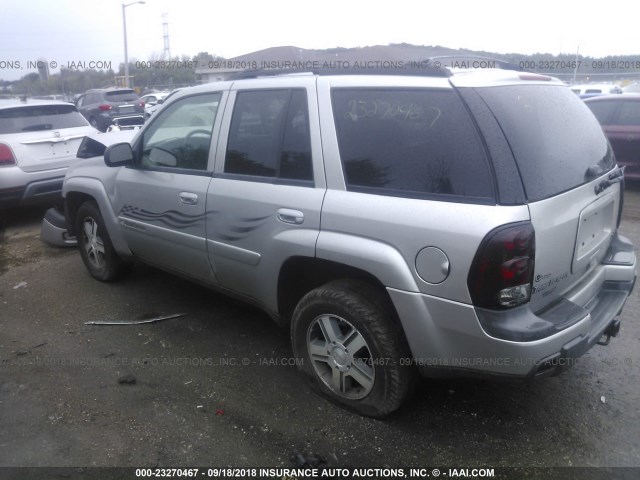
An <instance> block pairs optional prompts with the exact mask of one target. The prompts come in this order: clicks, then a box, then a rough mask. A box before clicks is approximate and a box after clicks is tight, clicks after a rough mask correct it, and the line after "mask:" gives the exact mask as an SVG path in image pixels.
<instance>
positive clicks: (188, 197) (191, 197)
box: [178, 192, 198, 205]
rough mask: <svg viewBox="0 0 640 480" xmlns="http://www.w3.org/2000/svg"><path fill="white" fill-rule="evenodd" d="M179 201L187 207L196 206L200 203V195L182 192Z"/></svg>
mask: <svg viewBox="0 0 640 480" xmlns="http://www.w3.org/2000/svg"><path fill="white" fill-rule="evenodd" d="M178 199H179V200H180V202H182V203H184V204H185V205H196V204H197V203H198V195H196V194H195V193H190V192H180V193H179V194H178Z"/></svg>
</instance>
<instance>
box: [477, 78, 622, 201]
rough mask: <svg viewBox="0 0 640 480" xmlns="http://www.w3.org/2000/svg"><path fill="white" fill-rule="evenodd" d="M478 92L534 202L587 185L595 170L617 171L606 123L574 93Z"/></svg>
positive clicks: (526, 88)
mask: <svg viewBox="0 0 640 480" xmlns="http://www.w3.org/2000/svg"><path fill="white" fill-rule="evenodd" d="M477 92H478V94H479V95H480V96H481V97H482V98H483V99H484V101H485V102H486V103H487V105H488V106H489V108H490V109H491V110H492V111H493V114H494V115H495V117H496V119H497V120H498V123H500V126H501V127H502V130H503V131H504V133H505V136H506V138H507V141H508V142H509V145H510V146H511V150H512V151H513V155H514V157H515V159H516V163H517V164H518V169H519V170H520V174H521V176H522V182H523V185H524V188H525V192H526V195H527V198H528V200H529V201H537V200H542V199H544V198H548V197H551V196H554V195H557V194H559V193H562V192H565V191H567V190H570V189H572V188H575V187H577V186H579V185H582V184H584V183H585V182H586V181H587V180H590V179H588V178H587V175H586V174H587V170H588V169H589V167H592V166H596V165H597V166H599V167H600V168H601V169H602V170H603V171H608V170H610V169H611V168H613V166H614V157H613V155H612V153H611V149H610V148H609V144H608V142H607V140H606V138H605V136H604V134H603V133H602V128H601V126H600V124H599V123H598V121H597V120H596V119H595V118H594V116H593V115H592V114H591V113H590V112H589V109H588V108H587V107H586V105H585V104H584V102H583V101H581V100H580V99H579V98H577V97H576V96H575V94H574V93H573V92H571V91H570V90H569V89H568V88H566V87H564V86H554V85H509V86H500V87H489V88H479V89H477Z"/></svg>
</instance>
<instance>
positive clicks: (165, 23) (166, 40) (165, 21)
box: [162, 13, 171, 60]
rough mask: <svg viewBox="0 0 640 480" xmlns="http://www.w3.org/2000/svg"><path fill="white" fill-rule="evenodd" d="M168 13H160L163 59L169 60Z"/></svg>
mask: <svg viewBox="0 0 640 480" xmlns="http://www.w3.org/2000/svg"><path fill="white" fill-rule="evenodd" d="M168 17H169V14H168V13H163V14H162V37H163V39H164V49H163V50H162V58H163V60H169V59H170V58H171V49H170V48H169V20H168Z"/></svg>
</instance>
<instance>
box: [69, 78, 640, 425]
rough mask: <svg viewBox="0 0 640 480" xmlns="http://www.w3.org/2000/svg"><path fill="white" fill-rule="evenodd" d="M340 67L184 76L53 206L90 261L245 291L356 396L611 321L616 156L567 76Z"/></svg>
mask: <svg viewBox="0 0 640 480" xmlns="http://www.w3.org/2000/svg"><path fill="white" fill-rule="evenodd" d="M339 73H343V74H332V75H325V74H323V72H316V73H308V74H286V75H282V74H281V75H272V76H268V75H266V76H262V77H260V78H242V79H237V80H234V81H226V82H221V83H212V84H207V85H202V86H198V87H193V88H188V89H184V90H182V91H180V92H179V93H177V94H176V95H174V96H173V97H172V98H171V100H170V101H169V102H167V103H166V104H165V106H164V107H163V109H162V110H161V111H160V112H158V114H157V115H154V116H153V117H152V118H151V120H150V121H149V122H148V123H147V124H146V125H145V126H144V128H143V129H142V130H141V131H139V132H138V133H137V134H136V135H135V137H134V138H133V139H132V141H131V143H118V144H113V145H111V146H109V148H108V149H107V150H106V152H105V155H104V159H103V158H102V157H96V158H92V159H86V160H82V161H80V162H78V163H77V164H76V165H75V166H74V168H73V169H72V170H71V171H70V172H69V174H68V175H67V177H66V180H65V183H64V196H65V198H66V216H67V222H68V225H69V227H70V228H71V229H72V232H71V233H72V234H74V233H77V235H78V243H79V248H80V253H81V255H82V258H83V260H84V263H85V264H86V267H87V269H88V270H89V272H90V273H91V275H92V276H93V277H95V278H96V279H98V280H101V281H111V280H115V279H116V278H118V277H120V276H121V275H122V274H124V273H125V272H127V271H128V270H129V267H130V264H131V261H132V260H134V259H138V260H141V261H143V262H145V263H149V264H151V265H155V266H157V267H159V268H162V269H165V270H167V271H170V272H174V273H176V274H179V275H182V276H185V277H188V278H190V279H193V280H194V281H197V282H200V283H204V284H206V285H209V286H210V287H211V288H214V289H218V290H220V291H222V292H226V293H229V294H232V295H235V296H238V297H240V298H242V299H244V300H246V301H248V302H251V303H253V304H255V305H258V306H259V307H261V308H262V309H264V310H265V311H266V312H267V313H268V314H269V315H270V316H271V317H272V318H273V319H274V320H275V321H276V322H278V323H279V324H282V325H289V326H290V331H291V340H292V346H293V352H294V355H295V356H296V357H297V358H298V359H299V361H300V369H301V371H302V373H303V374H305V375H306V376H307V377H308V379H309V382H310V384H311V386H312V387H313V388H314V389H315V390H317V391H318V392H319V393H321V394H322V395H324V396H325V397H327V398H329V399H330V400H332V401H334V402H336V403H338V404H340V405H342V406H344V407H346V408H348V409H351V410H353V411H356V412H358V413H361V414H364V415H369V416H383V415H386V414H388V413H390V412H392V411H393V410H395V409H397V408H398V407H399V406H400V405H401V403H402V402H403V400H404V399H405V398H406V397H407V395H408V394H409V392H410V389H411V385H412V383H413V382H414V373H415V372H421V373H422V374H423V375H426V376H429V377H443V376H457V375H478V374H481V375H489V376H491V375H493V376H501V377H537V376H542V375H548V374H555V373H558V372H559V371H560V370H561V369H562V368H563V367H564V366H566V365H568V364H570V363H572V361H574V360H575V359H576V358H577V357H579V356H580V355H582V354H583V353H585V352H586V351H587V350H588V349H589V348H590V347H592V346H593V345H594V344H595V343H608V341H609V338H610V337H612V336H615V335H616V333H617V332H618V330H619V325H620V322H619V320H617V319H616V317H617V316H618V315H619V314H620V312H621V310H622V307H623V305H624V303H625V301H626V299H627V297H628V295H629V293H630V292H631V290H632V288H633V285H634V281H635V264H636V259H635V254H634V249H633V246H632V245H631V243H630V242H629V241H628V240H626V239H625V238H623V237H622V236H620V235H619V234H618V232H617V227H618V224H619V222H620V214H621V208H622V194H623V188H622V185H621V180H622V178H623V172H622V171H621V169H619V168H618V167H617V166H616V163H615V158H614V156H613V153H612V151H611V148H610V147H609V144H608V143H607V140H606V139H605V137H604V135H603V133H602V130H601V128H600V126H599V124H598V122H597V120H596V119H595V118H594V116H593V115H592V114H591V112H590V111H589V109H588V108H587V107H586V106H585V105H584V104H583V103H582V102H581V101H580V100H579V99H578V98H577V96H576V95H575V94H574V93H573V92H571V90H570V89H569V88H567V87H566V86H565V85H563V84H562V83H561V82H559V81H557V80H555V79H553V78H550V77H546V76H541V75H534V74H527V73H522V72H515V71H505V70H485V71H475V72H459V73H456V74H454V75H453V74H451V73H450V72H449V71H447V70H441V69H435V68H434V69H431V70H429V71H426V72H425V73H426V74H421V75H415V74H414V75H408V74H403V73H404V72H400V73H399V72H397V71H396V72H378V73H377V74H372V73H373V72H369V73H370V74H344V73H346V72H339ZM411 73H415V72H411Z"/></svg>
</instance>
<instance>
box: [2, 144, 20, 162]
mask: <svg viewBox="0 0 640 480" xmlns="http://www.w3.org/2000/svg"><path fill="white" fill-rule="evenodd" d="M15 164H16V157H14V156H13V150H11V147H10V146H9V145H6V144H4V143H0V167H9V166H13V165H15Z"/></svg>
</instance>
